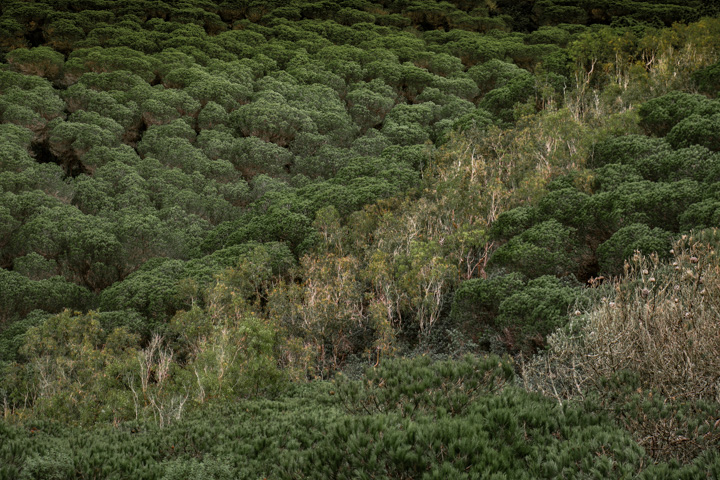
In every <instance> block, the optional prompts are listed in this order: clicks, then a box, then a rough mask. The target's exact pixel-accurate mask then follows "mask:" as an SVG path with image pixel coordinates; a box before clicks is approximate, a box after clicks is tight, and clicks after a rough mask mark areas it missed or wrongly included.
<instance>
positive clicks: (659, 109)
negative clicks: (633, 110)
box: [638, 92, 720, 146]
mask: <svg viewBox="0 0 720 480" xmlns="http://www.w3.org/2000/svg"><path fill="white" fill-rule="evenodd" d="M718 111H720V104H718V103H717V102H715V101H712V100H708V99H707V98H706V97H704V96H702V95H697V94H695V95H692V94H688V93H684V92H671V93H668V94H667V95H663V96H662V97H658V98H656V99H653V100H650V101H648V102H645V103H644V104H642V105H641V106H640V108H639V110H638V113H639V114H640V125H641V126H642V127H643V128H644V129H645V130H646V131H647V132H648V133H651V134H653V135H657V136H665V135H667V134H669V133H670V131H671V130H672V129H673V127H675V126H676V125H677V124H678V123H680V122H681V121H682V120H685V119H687V118H688V117H690V116H692V115H700V116H709V115H712V114H714V113H718ZM685 146H686V145H685Z"/></svg>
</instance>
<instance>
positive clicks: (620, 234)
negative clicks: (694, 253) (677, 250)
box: [597, 223, 672, 275]
mask: <svg viewBox="0 0 720 480" xmlns="http://www.w3.org/2000/svg"><path fill="white" fill-rule="evenodd" d="M671 239H672V234H671V233H669V232H666V231H665V230H663V229H661V228H652V229H651V228H650V227H648V226H647V225H644V224H641V223H634V224H632V225H628V226H626V227H622V228H621V229H619V230H618V231H617V232H615V233H614V234H613V236H612V237H610V238H609V239H608V240H607V241H605V242H604V243H603V244H602V245H600V246H599V247H598V249H597V257H598V263H599V266H600V272H601V273H603V274H604V275H620V274H621V273H622V271H623V264H624V262H625V261H626V260H627V259H629V258H631V257H632V255H633V254H634V252H635V251H636V250H637V251H640V252H642V253H644V254H646V255H649V254H651V253H656V254H658V256H659V257H660V258H665V257H667V255H668V254H667V252H668V251H669V250H670V244H671Z"/></svg>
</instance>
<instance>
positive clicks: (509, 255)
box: [491, 219, 580, 278]
mask: <svg viewBox="0 0 720 480" xmlns="http://www.w3.org/2000/svg"><path fill="white" fill-rule="evenodd" d="M579 248H580V246H579V244H578V242H577V241H576V240H575V229H574V228H572V227H566V226H564V225H562V224H561V223H560V222H558V221H557V220H554V219H553V220H547V221H545V222H542V223H539V224H537V225H535V226H533V227H531V228H528V229H527V230H524V231H523V232H522V233H520V234H519V235H516V236H514V237H513V238H511V239H510V240H509V241H508V242H507V243H506V244H505V245H503V246H501V247H500V248H498V249H497V250H496V251H495V253H494V254H493V256H492V259H491V262H492V263H493V264H495V265H498V266H507V267H510V268H512V269H513V270H515V271H517V272H519V273H522V274H523V275H525V276H526V277H529V278H536V277H540V276H542V275H565V274H567V273H570V272H573V271H575V269H576V268H577V262H578V255H579Z"/></svg>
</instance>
